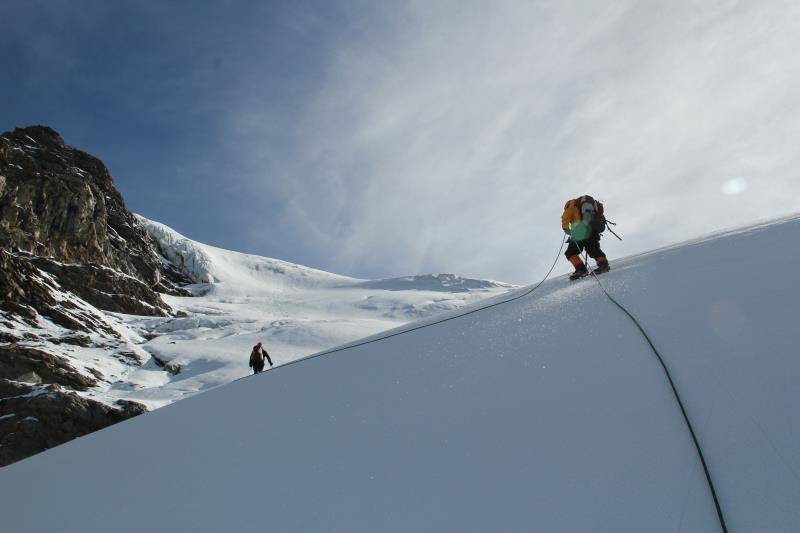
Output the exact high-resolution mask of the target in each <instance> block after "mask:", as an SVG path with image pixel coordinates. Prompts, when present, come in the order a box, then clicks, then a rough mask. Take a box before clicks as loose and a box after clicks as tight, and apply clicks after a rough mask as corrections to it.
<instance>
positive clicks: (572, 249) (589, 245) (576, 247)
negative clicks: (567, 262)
mask: <svg viewBox="0 0 800 533" xmlns="http://www.w3.org/2000/svg"><path fill="white" fill-rule="evenodd" d="M583 250H586V251H587V252H589V257H591V258H592V259H595V260H597V258H598V257H605V256H606V254H604V253H603V250H601V249H600V234H599V233H595V234H594V235H592V236H591V237H589V238H588V239H586V240H585V241H578V242H575V241H573V240H572V239H570V240H569V245H568V246H567V251H566V252H564V255H566V256H567V259H569V258H570V257H572V256H573V255H580V253H581V252H582V251H583Z"/></svg>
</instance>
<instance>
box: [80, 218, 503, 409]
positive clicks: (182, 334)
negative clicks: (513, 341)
mask: <svg viewBox="0 0 800 533" xmlns="http://www.w3.org/2000/svg"><path fill="white" fill-rule="evenodd" d="M139 220H140V222H142V224H144V226H145V227H146V229H147V230H148V233H149V234H150V235H151V236H152V237H153V238H155V239H156V240H157V241H158V242H159V244H160V246H161V251H162V253H163V254H164V256H165V259H166V260H168V261H170V262H171V263H172V264H174V265H175V266H176V267H178V268H180V269H181V270H182V271H183V272H184V273H185V274H187V275H188V276H190V277H191V278H192V279H193V280H195V281H196V282H197V284H196V285H193V286H190V287H189V289H190V290H192V292H193V293H195V294H197V295H198V296H195V297H192V298H176V297H171V296H165V297H164V299H165V301H166V302H167V303H168V304H169V305H170V306H172V307H173V308H174V309H175V310H178V311H183V312H184V313H186V314H187V315H188V316H186V317H183V318H150V317H137V316H128V315H114V316H115V317H116V318H118V319H119V320H120V321H121V322H122V325H123V327H124V329H126V330H127V333H126V336H127V337H128V338H129V339H130V340H131V344H132V345H134V346H135V348H136V349H137V350H139V351H140V353H141V354H142V355H143V356H144V357H148V356H155V357H156V358H157V359H158V360H159V361H161V362H162V363H172V365H179V366H180V369H181V370H180V372H179V373H178V374H177V375H171V374H170V373H167V372H165V371H164V370H163V369H162V368H160V367H159V366H158V365H157V364H156V360H155V359H151V360H149V361H148V362H147V363H146V364H145V365H143V366H142V367H139V368H133V369H131V370H129V372H128V373H127V374H126V375H122V376H119V378H118V380H117V381H116V382H115V383H113V385H111V386H110V387H109V388H108V389H107V390H103V389H96V390H92V391H91V392H89V393H86V395H87V396H90V397H92V398H94V399H99V400H105V401H109V402H112V401H114V400H117V399H130V400H135V401H139V402H141V403H144V404H146V405H147V406H148V407H150V408H156V407H161V406H163V405H166V404H168V403H171V402H173V401H176V400H179V399H181V398H185V397H187V396H190V395H192V394H195V393H197V392H199V391H202V390H208V389H211V388H213V387H216V386H219V385H222V384H224V383H228V382H230V381H233V380H234V379H237V378H240V377H243V376H246V375H247V374H249V373H250V372H251V371H250V369H249V368H248V359H249V355H250V349H251V348H252V347H253V345H255V344H256V343H257V342H258V341H262V342H264V346H265V347H266V348H267V350H268V352H269V353H270V355H271V357H272V359H273V362H274V363H275V365H280V364H283V363H286V362H289V361H293V360H295V359H297V358H299V357H303V356H306V355H309V354H311V353H314V352H317V351H320V350H322V349H324V348H331V347H334V346H337V345H340V344H343V343H346V342H348V341H352V340H354V339H357V338H360V337H365V336H367V335H371V334H374V333H377V332H380V331H384V330H387V329H391V328H394V327H397V326H400V325H402V324H405V323H408V322H411V321H414V320H419V319H421V318H426V317H430V316H434V315H436V314H438V313H441V312H445V311H450V310H453V309H458V308H460V307H463V306H465V305H467V304H469V303H472V302H475V301H478V300H480V299H483V298H486V297H490V296H494V295H497V294H501V293H504V292H506V291H508V290H509V289H512V288H513V287H514V286H513V285H508V284H505V283H500V282H494V281H487V280H473V279H465V278H460V277H458V276H453V275H449V274H443V275H437V276H431V275H428V276H411V277H405V278H397V279H388V280H361V279H355V278H349V277H346V276H339V275H336V274H331V273H328V272H323V271H320V270H315V269H312V268H307V267H304V266H300V265H295V264H292V263H288V262H285V261H280V260H277V259H269V258H265V257H260V256H255V255H248V254H242V253H238V252H233V251H229V250H223V249H220V248H215V247H213V246H207V245H204V244H201V243H198V242H196V241H192V240H190V239H187V238H186V237H184V236H183V235H180V234H179V233H177V232H176V231H174V230H172V229H171V228H169V227H167V226H165V225H163V224H159V223H157V222H153V221H150V220H147V219H145V218H143V217H139ZM147 339H150V340H147ZM79 351H80V350H75V352H76V353H77V352H79Z"/></svg>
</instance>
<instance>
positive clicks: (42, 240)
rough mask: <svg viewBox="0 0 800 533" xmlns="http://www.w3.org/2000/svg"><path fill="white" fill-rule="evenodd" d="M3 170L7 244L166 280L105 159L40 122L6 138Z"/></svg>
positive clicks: (1, 212) (2, 235)
mask: <svg viewBox="0 0 800 533" xmlns="http://www.w3.org/2000/svg"><path fill="white" fill-rule="evenodd" d="M0 175H1V176H2V177H0V230H1V231H0V246H3V247H5V248H8V249H19V250H23V251H26V252H29V253H31V254H33V255H37V256H43V257H51V258H53V259H56V260H59V261H68V262H87V263H97V264H99V265H103V266H107V267H111V268H113V269H115V270H119V271H120V272H123V273H125V274H128V275H130V276H133V277H135V278H138V279H141V280H142V281H143V282H145V283H147V284H148V285H149V286H155V285H158V283H159V282H160V280H161V275H160V262H159V260H158V257H157V256H156V255H155V254H154V253H153V248H152V245H151V243H150V240H149V239H148V237H147V234H146V233H145V231H144V229H143V228H142V227H141V226H140V225H139V224H138V223H137V221H136V219H135V218H134V216H133V214H132V213H131V212H130V211H128V209H127V208H126V207H125V202H124V201H123V199H122V196H121V195H120V193H119V191H117V189H116V188H115V187H114V182H113V180H112V178H111V174H109V172H108V169H107V168H106V166H105V165H104V164H103V163H102V161H100V160H99V159H96V158H94V157H92V156H90V155H89V154H86V153H84V152H81V151H80V150H76V149H74V148H71V147H69V146H67V145H66V144H64V141H63V140H62V139H61V137H60V136H59V135H58V133H56V132H55V131H53V130H51V129H50V128H47V127H45V126H34V127H30V128H23V129H16V130H14V131H13V132H12V133H4V134H2V135H0Z"/></svg>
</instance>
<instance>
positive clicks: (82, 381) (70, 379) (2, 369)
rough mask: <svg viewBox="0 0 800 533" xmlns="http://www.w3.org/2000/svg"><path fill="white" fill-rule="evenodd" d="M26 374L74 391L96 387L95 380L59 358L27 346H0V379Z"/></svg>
mask: <svg viewBox="0 0 800 533" xmlns="http://www.w3.org/2000/svg"><path fill="white" fill-rule="evenodd" d="M28 372H36V374H38V375H39V376H40V377H41V378H42V381H44V382H45V383H58V384H59V385H64V386H66V387H70V388H72V389H75V390H82V391H83V390H86V389H87V388H89V387H93V386H95V385H97V380H96V379H94V378H91V377H89V376H86V375H84V374H82V373H80V372H79V371H78V370H76V369H75V368H74V367H73V366H72V365H70V364H69V363H68V362H67V360H66V359H64V358H63V357H61V356H58V355H54V354H51V353H48V352H45V351H43V350H39V349H37V348H30V347H27V346H15V345H11V346H0V379H10V380H15V379H16V378H17V377H19V376H22V375H24V374H26V373H28Z"/></svg>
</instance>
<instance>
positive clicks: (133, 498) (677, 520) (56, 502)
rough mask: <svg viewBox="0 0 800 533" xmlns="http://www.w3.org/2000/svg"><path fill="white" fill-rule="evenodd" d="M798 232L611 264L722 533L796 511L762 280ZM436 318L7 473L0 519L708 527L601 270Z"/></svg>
mask: <svg viewBox="0 0 800 533" xmlns="http://www.w3.org/2000/svg"><path fill="white" fill-rule="evenodd" d="M799 238H800V218H797V217H795V218H791V219H785V220H780V221H776V222H774V223H770V224H764V225H761V226H757V227H752V228H746V229H742V230H739V231H736V232H731V233H728V234H724V235H717V236H713V237H710V238H705V239H700V240H697V241H694V242H691V243H688V244H684V245H678V246H674V247H670V248H666V249H663V250H659V251H656V252H653V253H650V254H644V255H639V256H636V257H632V258H629V259H626V260H619V261H615V262H614V263H613V267H614V270H612V271H611V272H610V273H609V274H606V275H604V276H603V277H602V282H603V283H605V284H606V287H607V288H608V290H609V291H610V292H611V293H612V294H613V295H614V296H615V297H616V298H617V299H618V300H619V301H620V302H622V303H623V304H624V305H625V306H626V307H627V308H628V309H630V311H631V312H632V313H634V314H635V315H636V317H637V318H638V319H639V320H640V321H641V323H642V324H643V326H644V328H645V329H646V330H647V331H648V333H649V335H650V337H651V338H652V340H653V342H654V343H655V344H656V345H657V347H658V348H659V350H660V352H661V353H662V355H663V356H664V358H665V360H666V362H667V364H668V365H669V367H670V369H671V371H672V374H673V377H674V378H675V382H676V384H677V386H678V388H679V389H680V391H681V394H682V396H683V399H684V402H685V404H686V407H687V409H688V413H689V416H690V417H691V419H692V420H693V421H694V424H695V429H696V430H697V433H698V438H699V440H700V442H701V444H702V446H703V448H704V450H705V455H706V458H707V460H708V462H709V468H710V471H711V475H712V477H713V479H714V481H715V484H716V488H717V491H718V493H719V495H720V500H721V504H722V508H723V512H724V513H725V516H726V518H727V521H728V526H729V528H730V531H794V530H796V525H797V524H798V523H800V507H798V505H797V501H798V497H799V496H800V476H799V475H798V472H800V432H798V431H797V430H796V428H795V423H794V421H795V420H796V418H797V417H796V409H797V405H800V387H797V383H798V381H799V380H800V358H798V357H796V354H797V350H796V339H795V334H794V331H795V329H796V328H795V324H794V322H795V318H794V314H793V313H792V312H791V311H792V309H791V308H790V307H789V306H790V305H791V303H792V302H796V301H798V300H800V285H798V284H796V283H787V282H786V279H785V277H782V276H773V275H770V273H771V272H772V270H773V269H774V265H775V264H776V263H778V264H791V263H792V261H793V260H794V252H793V250H792V249H791V248H789V247H787V246H785V243H787V242H796V241H797V240H798V239H799ZM507 297H508V296H505V298H507ZM503 298H504V296H498V297H497V299H503ZM474 305H476V306H480V305H483V304H481V303H477V304H474ZM453 313H454V314H455V313H458V311H453ZM435 321H438V319H434V318H431V319H427V321H426V322H422V323H416V324H409V325H407V326H403V327H401V328H399V329H397V330H395V331H394V332H393V333H400V332H402V331H404V330H411V329H413V331H408V333H405V334H400V335H394V336H392V337H390V338H386V339H385V340H378V341H376V342H372V343H369V344H364V345H360V346H356V347H352V348H349V349H345V350H342V351H339V352H337V353H336V354H333V355H329V356H321V357H317V358H311V359H307V360H304V361H302V362H298V363H295V364H290V365H286V366H284V367H280V368H277V369H275V370H272V371H268V372H266V373H265V374H262V375H259V376H258V377H252V378H247V379H243V380H240V381H237V382H235V383H232V384H230V385H227V386H224V387H219V388H217V389H215V390H212V391H210V392H208V393H206V394H202V395H197V396H194V397H192V398H189V399H187V400H186V401H182V402H177V403H174V404H172V405H170V406H168V407H165V408H163V409H159V410H157V411H154V412H152V413H148V414H146V415H144V416H140V417H137V418H134V419H132V420H130V421H126V422H124V423H122V424H118V425H116V426H114V427H113V428H109V429H108V430H105V431H102V432H98V433H96V434H93V435H91V436H90V437H87V438H85V439H81V440H79V441H74V442H71V443H69V444H66V445H64V446H61V447H58V448H55V449H53V450H49V451H47V452H45V453H43V454H40V455H38V456H35V457H33V458H30V459H28V460H25V461H22V462H20V463H17V464H14V465H11V466H9V467H7V468H4V469H2V470H0V487H4V488H6V487H8V488H12V487H13V490H7V491H4V497H3V498H2V499H0V514H2V516H3V517H4V527H6V528H10V529H11V530H19V531H25V530H29V531H49V530H58V531H65V532H71V531H80V532H93V531H110V530H113V531H119V532H138V531H142V530H147V531H165V532H166V531H199V532H206V531H263V530H265V529H270V530H276V531H334V530H338V531H387V532H391V531H398V532H400V531H402V532H407V531H461V532H469V531H481V532H483V531H593V532H614V533H619V532H641V531H648V532H675V531H691V532H700V533H703V532H718V531H720V529H719V524H718V522H717V518H716V514H715V511H714V506H713V502H712V500H711V497H710V495H709V491H708V488H707V486H706V484H705V483H706V482H705V479H704V476H703V473H702V469H701V467H700V463H699V460H698V457H697V454H696V452H695V449H694V447H693V445H692V442H691V439H690V437H689V434H688V432H687V430H686V426H685V424H684V422H683V419H682V418H681V415H680V412H679V410H678V408H677V406H676V404H675V401H674V398H673V397H672V393H671V391H670V388H669V385H668V383H667V382H666V380H665V377H664V373H663V372H662V370H661V368H660V366H659V364H658V362H657V361H656V360H655V359H654V357H653V355H652V353H651V352H650V350H649V347H648V345H647V343H646V342H645V340H644V339H643V338H642V336H641V335H640V333H639V332H638V331H637V330H636V328H635V327H634V326H633V325H632V324H631V322H630V320H629V319H628V318H627V317H626V316H625V315H624V314H622V313H621V312H620V311H619V310H618V309H616V308H615V307H614V306H613V305H612V304H611V303H610V302H609V301H608V300H607V299H606V297H605V296H604V294H603V293H602V291H601V290H600V289H599V287H598V286H597V284H596V282H595V281H593V280H592V279H587V280H583V281H581V282H579V283H569V282H568V281H567V280H566V279H565V278H564V277H560V278H557V279H553V280H550V281H548V282H546V283H545V284H543V285H542V286H541V287H540V288H539V289H537V290H536V291H535V292H534V293H532V294H531V295H530V296H526V297H523V298H520V299H517V300H515V301H513V302H510V303H507V304H504V305H498V306H495V307H492V308H490V309H486V310H484V311H479V312H475V313H472V314H469V315H466V316H462V317H460V318H455V319H453V320H449V321H447V322H439V323H436V324H435V325H432V326H431V327H428V328H422V329H418V328H419V326H420V325H422V324H425V323H431V324H432V323H433V322H435ZM75 479H80V480H81V481H80V483H75V481H74V480H75ZM109 480H120V482H119V483H118V484H116V485H115V486H114V490H108V484H109ZM143 494H157V495H158V496H159V497H160V498H161V504H159V505H153V506H147V509H146V512H144V511H143V508H142V500H141V498H142V495H143ZM42 501H46V502H47V505H46V506H42V505H41V502H42Z"/></svg>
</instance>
